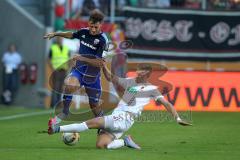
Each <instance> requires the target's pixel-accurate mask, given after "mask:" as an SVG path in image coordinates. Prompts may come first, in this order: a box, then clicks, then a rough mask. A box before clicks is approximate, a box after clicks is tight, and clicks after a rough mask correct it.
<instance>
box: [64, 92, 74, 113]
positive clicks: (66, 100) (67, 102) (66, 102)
mask: <svg viewBox="0 0 240 160" xmlns="http://www.w3.org/2000/svg"><path fill="white" fill-rule="evenodd" d="M72 97H73V96H69V95H64V96H63V113H64V114H65V115H68V114H69V107H70V104H71V102H72Z"/></svg>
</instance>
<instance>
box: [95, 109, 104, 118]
mask: <svg viewBox="0 0 240 160" xmlns="http://www.w3.org/2000/svg"><path fill="white" fill-rule="evenodd" d="M103 116H104V112H103V110H101V111H100V112H99V113H98V114H97V115H96V116H95V117H103Z"/></svg>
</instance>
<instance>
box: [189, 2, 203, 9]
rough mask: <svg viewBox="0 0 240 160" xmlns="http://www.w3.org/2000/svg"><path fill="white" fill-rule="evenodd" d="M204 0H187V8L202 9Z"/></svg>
mask: <svg viewBox="0 0 240 160" xmlns="http://www.w3.org/2000/svg"><path fill="white" fill-rule="evenodd" d="M201 3H202V0H186V2H185V8H190V9H201Z"/></svg>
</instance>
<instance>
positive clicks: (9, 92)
mask: <svg viewBox="0 0 240 160" xmlns="http://www.w3.org/2000/svg"><path fill="white" fill-rule="evenodd" d="M21 62H22V57H21V55H20V54H19V53H18V52H17V49H16V46H15V44H10V45H9V47H8V51H7V52H5V53H4V54H3V57H2V63H3V94H2V99H3V103H5V104H11V103H12V102H13V98H14V97H15V95H16V92H17V89H18V83H19V79H18V67H19V64H20V63H21Z"/></svg>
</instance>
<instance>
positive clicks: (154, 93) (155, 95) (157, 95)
mask: <svg viewBox="0 0 240 160" xmlns="http://www.w3.org/2000/svg"><path fill="white" fill-rule="evenodd" d="M151 97H152V99H154V100H155V101H156V100H158V99H160V98H164V96H163V95H162V93H161V92H160V91H159V90H158V88H156V89H154V90H152V92H151Z"/></svg>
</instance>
